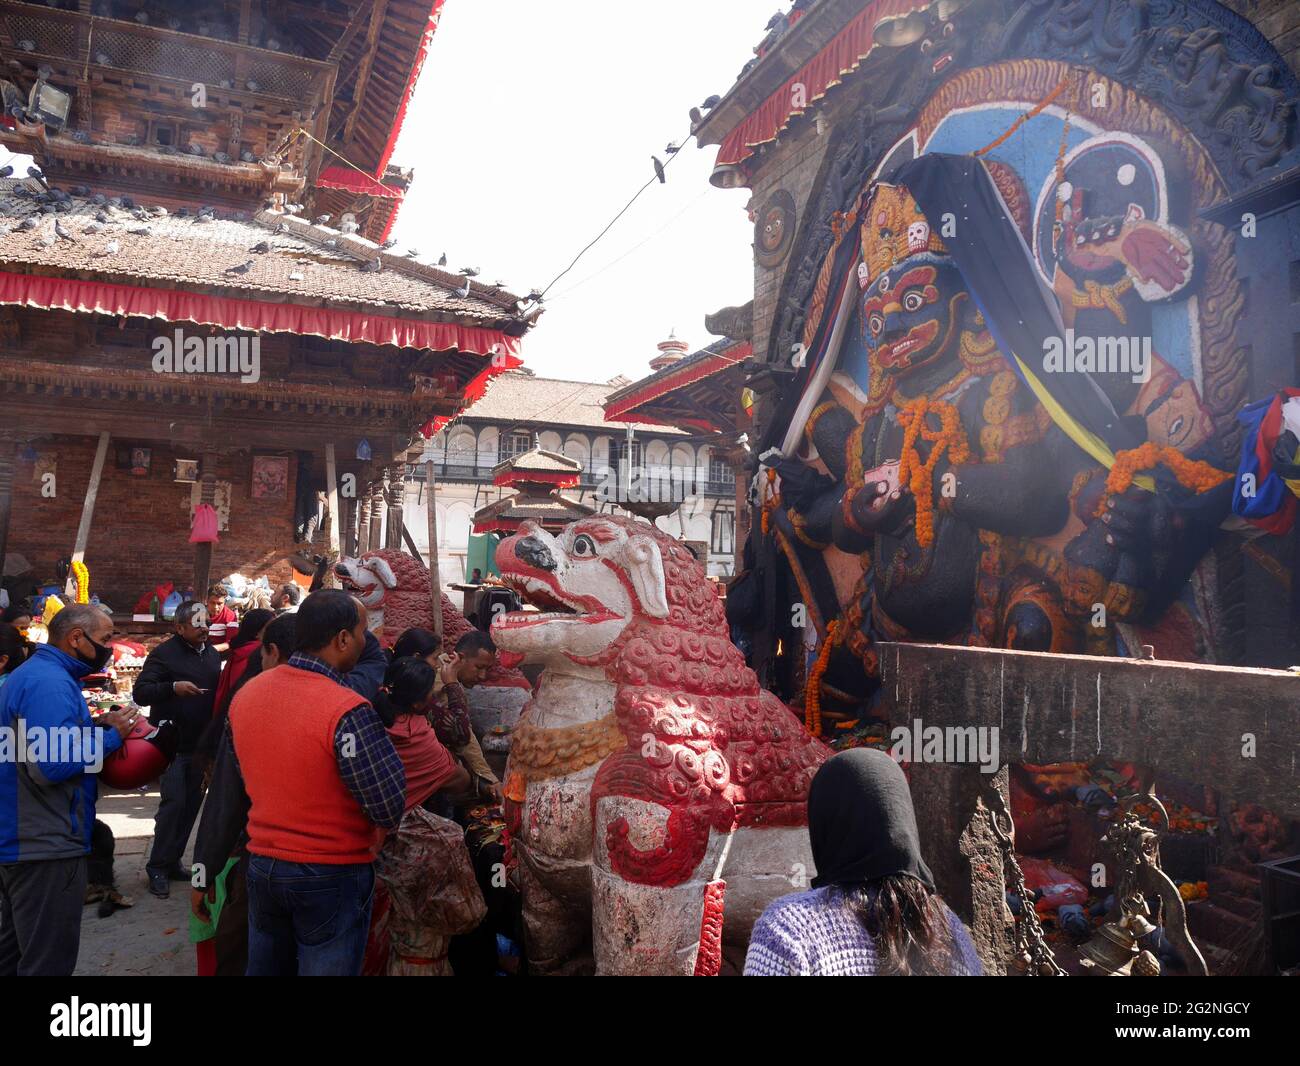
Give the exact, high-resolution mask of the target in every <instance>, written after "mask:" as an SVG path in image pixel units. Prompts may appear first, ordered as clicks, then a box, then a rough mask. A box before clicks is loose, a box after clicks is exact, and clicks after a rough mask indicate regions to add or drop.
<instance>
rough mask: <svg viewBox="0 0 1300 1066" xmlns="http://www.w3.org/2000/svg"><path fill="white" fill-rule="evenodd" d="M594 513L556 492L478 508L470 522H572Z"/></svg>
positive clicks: (516, 498) (512, 498)
mask: <svg viewBox="0 0 1300 1066" xmlns="http://www.w3.org/2000/svg"><path fill="white" fill-rule="evenodd" d="M595 513H596V509H595V508H594V507H588V506H587V505H586V504H582V503H579V502H578V501H577V500H571V499H569V497H567V496H561V495H559V494H558V493H557V494H554V495H551V496H525V495H523V494H519V495H515V496H507V497H506V498H505V499H503V500H497V501H496V503H490V504H488V505H487V506H486V507H480V508H479V509H478V510H477V511H475V512H474V523H475V525H478V524H480V523H483V522H488V521H493V520H496V521H506V522H522V521H524V520H526V519H530V518H531V519H532V520H533V521H535V522H576V521H577V520H578V519H579V518H585V517H586V516H587V515H591V514H595Z"/></svg>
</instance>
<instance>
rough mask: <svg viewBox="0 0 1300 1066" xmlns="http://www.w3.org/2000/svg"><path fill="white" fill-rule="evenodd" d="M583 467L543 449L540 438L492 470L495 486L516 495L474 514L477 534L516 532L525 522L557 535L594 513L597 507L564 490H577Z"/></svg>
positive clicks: (578, 463)
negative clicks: (572, 496) (524, 450)
mask: <svg viewBox="0 0 1300 1066" xmlns="http://www.w3.org/2000/svg"><path fill="white" fill-rule="evenodd" d="M581 474H582V464H581V463H580V462H578V461H577V460H576V459H570V458H569V457H568V456H567V455H560V454H559V453H558V452H550V451H547V450H546V449H545V448H543V447H542V445H541V441H540V439H539V438H537V437H534V438H533V446H532V447H531V448H529V449H528V451H526V452H520V453H519V454H517V455H512V456H511V457H510V458H509V459H506V460H505V461H504V462H501V463H498V464H497V465H496V466H495V467H493V469H492V483H493V484H494V485H496V486H498V487H499V488H506V489H514V490H515V491H514V494H513V495H510V496H505V497H502V498H501V499H500V500H497V501H496V502H495V503H490V504H488V505H487V506H485V507H481V508H479V510H478V511H476V512H475V514H474V532H475V533H478V534H483V533H501V534H510V533H517V532H518V531H519V527H520V526H522V525H523V524H524V523H525V522H535V523H536V524H537V525H539V526H541V527H542V528H543V529H545V530H548V531H549V532H552V533H557V532H559V531H560V530H561V529H563V528H564V527H565V526H567V525H568V524H569V523H570V522H576V521H577V520H578V519H579V518H585V517H587V515H590V514H595V512H596V509H595V508H594V507H588V506H587V505H586V504H583V503H579V502H578V501H577V500H574V499H570V498H569V497H568V496H565V495H564V494H563V492H562V490H563V489H572V488H577V487H578V483H579V481H580V480H581V478H580V475H581Z"/></svg>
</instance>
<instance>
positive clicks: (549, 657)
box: [492, 515, 829, 974]
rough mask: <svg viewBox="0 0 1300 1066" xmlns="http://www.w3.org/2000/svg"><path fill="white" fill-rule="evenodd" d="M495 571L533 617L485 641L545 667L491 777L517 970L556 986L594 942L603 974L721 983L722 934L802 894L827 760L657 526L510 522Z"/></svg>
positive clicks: (519, 616) (733, 934)
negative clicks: (501, 804)
mask: <svg viewBox="0 0 1300 1066" xmlns="http://www.w3.org/2000/svg"><path fill="white" fill-rule="evenodd" d="M496 561H497V566H498V568H499V569H500V571H501V575H502V579H503V580H504V581H505V582H506V583H507V584H508V585H510V586H511V587H513V588H514V589H515V590H516V591H518V592H519V593H520V594H521V595H522V596H524V597H525V599H527V600H529V601H530V602H531V603H532V604H534V605H535V606H538V607H540V608H542V613H528V612H516V613H512V614H507V615H503V616H502V617H500V618H498V619H497V620H496V621H495V622H494V624H493V627H492V633H493V637H494V639H495V640H496V642H497V644H498V645H499V646H500V647H503V648H506V649H508V650H510V651H514V652H518V653H521V654H523V655H525V656H526V657H528V658H529V659H531V660H535V661H541V662H543V663H544V664H545V667H546V669H545V671H544V673H543V674H542V677H541V679H540V681H539V683H538V689H537V692H536V694H535V695H534V697H533V700H532V701H531V702H530V703H529V705H528V706H527V707H526V708H525V711H524V715H523V717H522V718H521V719H520V723H519V726H518V727H517V728H516V730H515V734H514V741H513V746H512V748H511V752H510V762H509V765H508V767H507V771H506V798H507V823H508V825H509V826H510V827H511V843H512V850H513V854H514V856H515V857H517V858H518V860H519V871H520V877H521V881H522V885H523V889H524V912H525V914H524V916H525V929H526V934H527V936H528V939H529V958H530V961H531V962H532V963H533V964H534V965H536V966H539V967H540V968H541V969H543V970H546V969H553V970H559V969H562V968H564V966H565V963H566V962H567V961H569V960H571V959H573V958H575V957H577V956H579V955H581V954H582V949H583V947H584V944H585V941H586V939H587V937H588V935H590V937H591V941H592V947H593V949H594V956H595V963H596V967H597V969H598V971H600V972H602V973H642V974H648V973H694V972H700V973H712V972H717V969H718V967H719V965H720V959H721V944H720V943H718V942H717V940H718V933H719V928H718V927H719V924H721V937H722V940H723V941H725V942H726V943H727V944H728V945H729V946H733V947H739V948H741V949H743V947H744V945H745V943H746V942H747V941H748V936H749V932H750V929H751V928H752V925H753V922H754V920H755V918H757V916H758V914H759V913H760V912H761V911H762V908H763V907H764V906H765V905H766V904H767V903H768V902H769V901H770V900H772V899H773V898H775V897H776V896H779V895H782V894H784V893H786V892H791V891H795V890H796V889H799V888H802V887H806V885H807V879H808V878H810V877H811V876H812V873H813V868H812V858H811V854H810V850H809V845H808V837H807V830H806V828H805V826H806V820H807V815H806V801H807V795H808V786H809V784H810V783H811V780H812V776H813V774H814V773H815V772H816V770H817V768H818V767H819V766H820V765H821V763H822V761H823V760H824V759H825V758H826V757H827V755H828V754H829V753H828V751H827V749H826V748H825V747H824V746H823V745H822V744H821V743H820V742H819V741H817V740H815V739H814V738H813V737H811V736H809V735H808V733H807V732H806V731H805V730H804V728H803V724H802V723H801V722H800V721H799V719H798V718H797V717H796V716H795V714H794V713H793V712H792V711H791V710H790V709H789V708H788V707H786V706H785V704H783V703H781V702H780V700H778V699H777V698H776V697H775V696H773V695H772V694H771V693H768V692H765V691H764V690H763V689H761V688H760V687H759V684H758V680H757V678H756V677H755V676H754V674H753V672H752V671H751V670H750V669H749V668H748V667H747V666H746V665H745V662H744V658H743V656H742V655H741V653H740V651H739V650H738V649H737V648H736V647H735V646H734V645H732V643H731V641H730V639H729V637H728V631H727V624H726V620H725V617H724V613H723V608H722V603H721V601H720V600H719V599H718V597H717V594H716V592H715V591H714V590H713V587H712V585H710V583H709V582H708V581H707V580H705V575H704V571H703V569H702V568H701V567H700V565H699V564H698V563H697V562H696V561H695V559H694V557H693V556H692V555H691V553H690V552H689V551H688V550H687V549H686V547H685V546H684V545H683V544H681V543H679V542H678V541H675V540H673V539H672V538H671V537H669V536H668V535H667V534H665V533H663V532H661V531H660V530H658V529H656V528H655V527H653V526H651V525H649V524H647V523H645V522H640V521H636V520H632V519H628V518H621V517H614V516H609V515H597V516H592V517H590V518H585V519H582V520H581V521H578V522H575V523H573V524H572V525H570V526H568V527H566V528H565V529H564V530H563V532H561V533H560V534H559V536H556V537H553V536H551V535H550V534H548V533H546V532H545V531H544V530H542V529H540V528H538V527H537V526H534V525H532V524H526V525H525V526H524V527H523V528H522V529H521V530H520V531H519V533H518V534H517V535H515V536H514V537H511V538H509V539H508V540H506V541H504V542H502V544H501V545H500V546H499V547H498V549H497V557H496ZM724 881H725V920H723V921H721V923H720V922H719V919H720V917H721V915H722V911H721V907H722V901H723V898H724V897H723V886H722V882H724Z"/></svg>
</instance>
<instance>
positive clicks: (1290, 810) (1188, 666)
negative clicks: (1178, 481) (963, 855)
mask: <svg viewBox="0 0 1300 1066" xmlns="http://www.w3.org/2000/svg"><path fill="white" fill-rule="evenodd" d="M877 650H878V654H879V656H880V668H881V697H882V708H883V709H884V710H886V711H887V712H888V714H889V718H890V721H891V722H892V723H893V724H894V725H896V726H898V725H908V724H911V723H912V722H913V721H914V720H916V719H920V720H921V721H922V722H923V724H924V725H925V726H930V725H934V726H940V727H947V726H976V727H985V728H996V729H997V736H998V749H999V750H998V756H999V760H1000V761H1001V763H1003V764H1004V765H1005V764H1006V763H1010V762H1027V763H1056V762H1084V761H1088V760H1091V759H1094V758H1100V759H1109V760H1113V761H1120V762H1135V763H1139V764H1142V765H1144V766H1147V767H1150V768H1151V769H1152V770H1153V771H1154V772H1155V781H1156V784H1157V786H1158V785H1159V782H1160V778H1161V775H1173V776H1175V777H1178V778H1182V779H1184V780H1187V781H1191V782H1196V783H1201V784H1207V785H1210V786H1212V787H1213V788H1215V789H1217V790H1219V791H1220V792H1221V793H1223V794H1224V795H1225V796H1227V797H1230V798H1238V799H1247V798H1248V799H1250V800H1251V801H1253V802H1256V803H1260V804H1263V805H1264V806H1265V807H1267V808H1269V809H1270V810H1272V811H1273V812H1274V813H1276V814H1278V815H1281V816H1284V817H1288V818H1300V789H1298V788H1297V787H1296V768H1297V766H1300V676H1298V675H1296V674H1293V673H1288V672H1286V671H1281V670H1260V669H1248V668H1243V667H1229V666H1212V665H1206V664H1202V663H1181V662H1166V661H1161V660H1138V659H1118V658H1107V657H1102V656H1088V655H1053V654H1048V653H1045V652H1024V651H1008V650H1004V649H993V648H966V647H950V646H946V645H933V644H880V645H878V646H877ZM965 769H967V772H972V771H970V770H969V768H965ZM973 772H976V773H978V772H979V771H978V770H975V771H973Z"/></svg>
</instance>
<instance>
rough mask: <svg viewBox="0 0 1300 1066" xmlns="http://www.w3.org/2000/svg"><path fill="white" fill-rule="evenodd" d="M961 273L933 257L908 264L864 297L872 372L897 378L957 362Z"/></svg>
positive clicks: (916, 258)
mask: <svg viewBox="0 0 1300 1066" xmlns="http://www.w3.org/2000/svg"><path fill="white" fill-rule="evenodd" d="M965 297H966V286H965V283H964V282H963V280H962V276H961V273H960V272H959V271H958V270H957V268H956V267H955V266H953V265H952V263H951V261H949V260H947V259H946V258H944V257H941V256H936V255H933V254H930V253H922V254H920V255H917V256H913V257H911V258H908V259H904V260H903V261H902V262H900V263H898V264H897V265H896V266H894V267H892V268H890V269H889V270H887V271H885V273H883V274H881V275H880V277H878V278H877V279H876V280H875V281H874V282H872V284H871V285H870V286H868V288H867V290H866V292H865V293H863V300H862V323H863V339H864V341H865V343H866V346H867V351H868V353H869V354H870V357H871V363H872V368H873V370H876V371H879V372H881V373H885V374H892V375H895V376H897V377H906V376H907V375H908V374H910V373H912V372H913V371H915V370H917V369H919V368H921V367H924V366H929V365H931V364H933V363H936V362H938V361H940V360H942V359H945V358H947V357H949V356H955V354H956V352H957V342H958V336H959V333H960V331H959V329H958V323H957V319H958V316H957V308H958V305H959V303H960V301H961V300H963V299H965Z"/></svg>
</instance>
